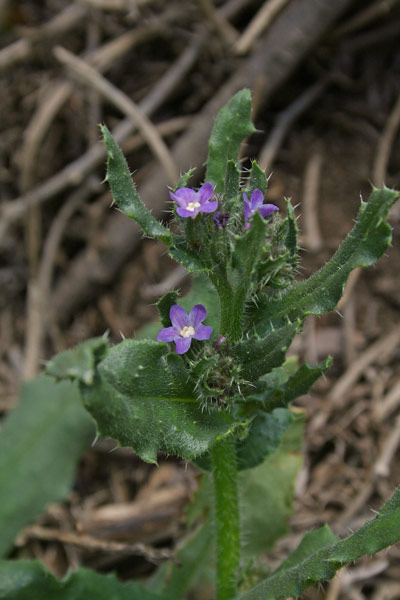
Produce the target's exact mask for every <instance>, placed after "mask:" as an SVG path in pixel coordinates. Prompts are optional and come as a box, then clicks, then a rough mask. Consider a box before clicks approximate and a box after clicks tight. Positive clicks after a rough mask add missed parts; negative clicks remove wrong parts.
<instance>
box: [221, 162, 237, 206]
mask: <svg viewBox="0 0 400 600" xmlns="http://www.w3.org/2000/svg"><path fill="white" fill-rule="evenodd" d="M239 191H240V171H239V169H238V166H237V164H236V161H234V160H229V161H228V162H227V165H226V172H225V184H224V199H225V204H224V206H223V209H224V210H231V206H230V202H232V200H235V199H236V198H237V197H238V195H239Z"/></svg>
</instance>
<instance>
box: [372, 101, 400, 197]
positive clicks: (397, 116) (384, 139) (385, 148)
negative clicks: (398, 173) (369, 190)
mask: <svg viewBox="0 0 400 600" xmlns="http://www.w3.org/2000/svg"><path fill="white" fill-rule="evenodd" d="M399 126H400V95H399V96H398V98H397V100H396V102H395V105H394V107H393V109H392V112H391V113H390V115H389V118H388V120H387V121H386V125H385V128H384V130H383V132H382V135H381V137H380V139H379V142H378V148H377V150H376V156H375V161H374V166H373V169H372V173H373V175H372V179H373V181H374V183H375V185H377V186H378V187H381V186H382V185H385V179H386V175H387V167H388V163H389V158H390V152H391V149H392V145H393V142H394V139H395V137H396V134H397V130H398V128H399Z"/></svg>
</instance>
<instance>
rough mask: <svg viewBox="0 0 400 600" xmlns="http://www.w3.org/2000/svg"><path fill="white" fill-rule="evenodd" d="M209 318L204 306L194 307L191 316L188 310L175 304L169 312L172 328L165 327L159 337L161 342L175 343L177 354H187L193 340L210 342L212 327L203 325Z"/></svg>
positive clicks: (197, 305)
mask: <svg viewBox="0 0 400 600" xmlns="http://www.w3.org/2000/svg"><path fill="white" fill-rule="evenodd" d="M206 316H207V311H206V309H205V307H204V306H203V305H202V304H196V306H193V308H192V310H191V311H190V313H189V314H187V312H186V310H185V309H184V308H182V307H181V306H179V305H178V304H174V306H171V309H170V311H169V318H170V319H171V323H172V327H164V329H161V331H160V333H159V334H158V336H157V340H158V341H159V342H175V345H176V352H177V353H178V354H185V352H187V351H188V350H189V348H190V344H191V342H192V338H194V339H195V340H209V339H210V337H211V333H212V327H210V326H208V325H202V324H201V322H202V321H204V319H205V318H206Z"/></svg>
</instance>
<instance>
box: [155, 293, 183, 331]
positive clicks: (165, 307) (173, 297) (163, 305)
mask: <svg viewBox="0 0 400 600" xmlns="http://www.w3.org/2000/svg"><path fill="white" fill-rule="evenodd" d="M178 298H179V294H178V292H175V291H171V292H167V293H166V294H164V296H163V297H162V298H160V299H159V301H158V302H156V306H157V308H158V312H159V314H160V319H161V323H162V325H163V327H169V326H170V325H171V320H170V318H169V311H170V310H171V307H172V306H174V304H176V303H177V299H178Z"/></svg>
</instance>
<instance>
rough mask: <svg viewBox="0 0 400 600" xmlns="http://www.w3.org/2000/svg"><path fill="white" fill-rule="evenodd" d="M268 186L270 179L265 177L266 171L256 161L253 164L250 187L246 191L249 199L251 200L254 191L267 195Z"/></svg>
mask: <svg viewBox="0 0 400 600" xmlns="http://www.w3.org/2000/svg"><path fill="white" fill-rule="evenodd" d="M267 186H268V179H267V177H266V175H265V171H264V170H263V169H261V167H260V165H259V164H258V163H257V162H256V161H255V160H254V161H253V162H252V163H251V169H250V178H249V185H248V187H247V189H246V193H247V197H248V198H249V199H250V198H251V194H252V193H253V192H254V190H260V191H261V192H262V193H263V194H264V195H265V192H266V191H267Z"/></svg>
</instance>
